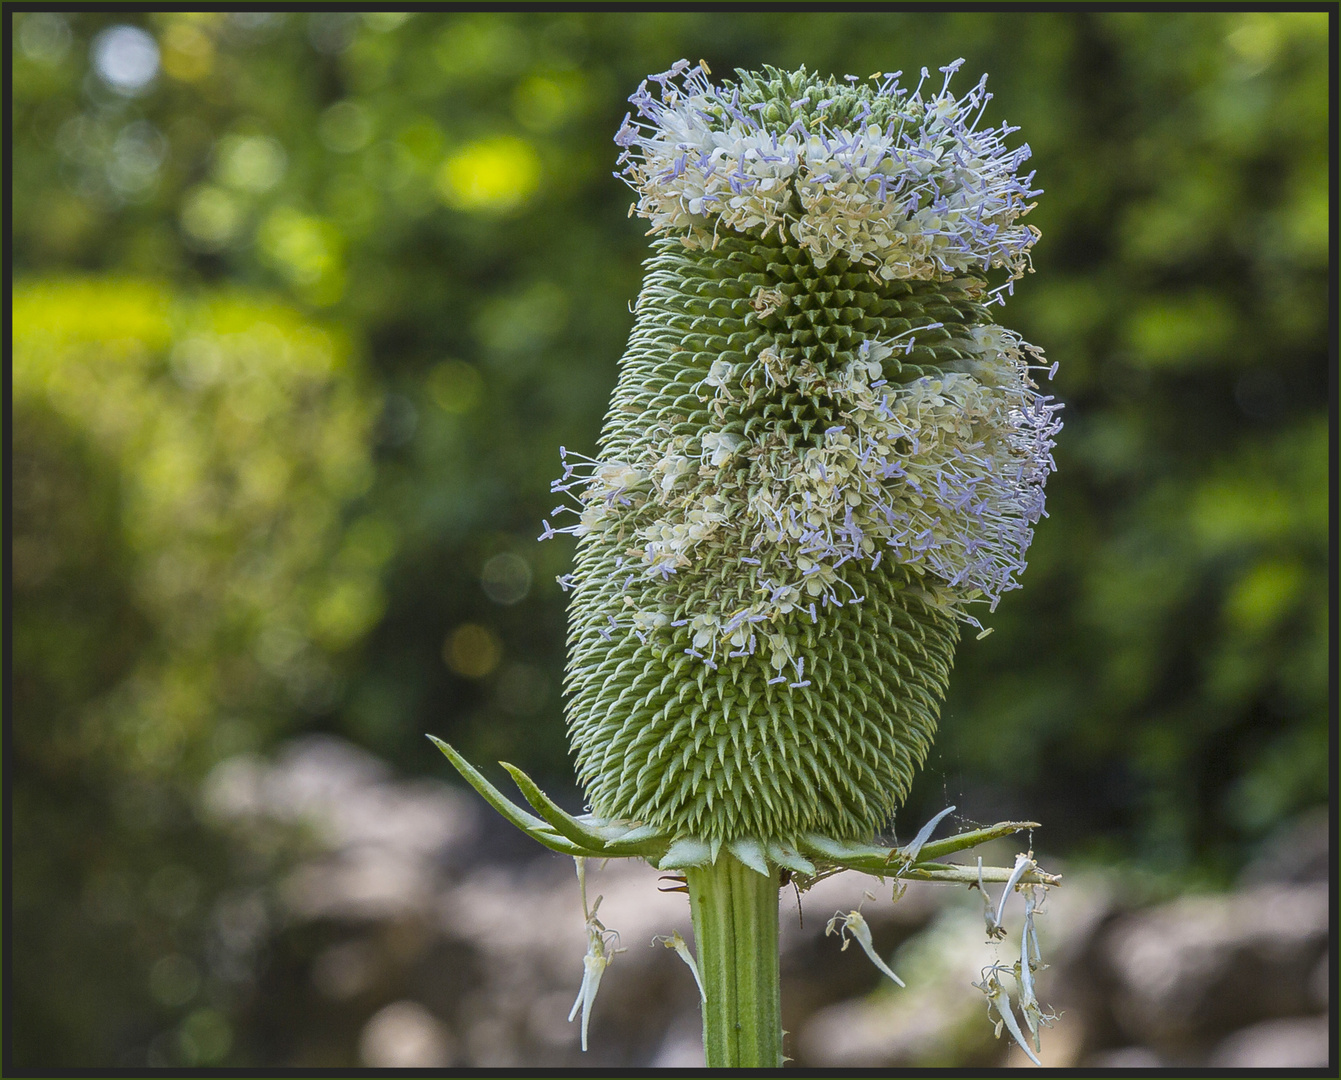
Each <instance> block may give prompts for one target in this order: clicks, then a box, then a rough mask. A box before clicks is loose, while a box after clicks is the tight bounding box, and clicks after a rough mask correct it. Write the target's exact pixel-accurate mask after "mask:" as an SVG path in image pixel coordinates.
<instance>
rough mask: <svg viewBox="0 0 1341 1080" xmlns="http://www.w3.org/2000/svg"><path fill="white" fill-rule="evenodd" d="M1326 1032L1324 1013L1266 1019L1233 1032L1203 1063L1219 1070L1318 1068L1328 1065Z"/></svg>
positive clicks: (1327, 1030)
mask: <svg viewBox="0 0 1341 1080" xmlns="http://www.w3.org/2000/svg"><path fill="white" fill-rule="evenodd" d="M1328 1035H1329V1028H1328V1023H1327V1017H1325V1016H1309V1017H1295V1018H1291V1019H1288V1020H1266V1021H1264V1022H1262V1023H1260V1024H1253V1025H1252V1026H1251V1027H1246V1028H1243V1029H1242V1030H1241V1031H1236V1032H1234V1034H1233V1035H1231V1036H1230V1037H1229V1038H1227V1039H1225V1040H1224V1042H1222V1043H1221V1044H1220V1045H1219V1046H1217V1047H1216V1048H1215V1050H1214V1052H1213V1053H1212V1054H1211V1056H1210V1060H1209V1061H1208V1062H1207V1064H1209V1065H1211V1066H1213V1067H1215V1068H1222V1069H1322V1068H1326V1067H1327V1064H1328V1061H1327V1052H1328V1047H1329V1041H1328Z"/></svg>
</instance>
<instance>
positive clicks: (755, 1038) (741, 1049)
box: [685, 854, 782, 1069]
mask: <svg viewBox="0 0 1341 1080" xmlns="http://www.w3.org/2000/svg"><path fill="white" fill-rule="evenodd" d="M685 878H686V881H687V884H688V888H689V905H690V911H691V912H692V915H693V920H694V941H695V944H696V946H697V947H698V956H699V975H700V977H701V978H702V981H703V1001H702V1006H703V1050H704V1054H705V1057H706V1059H707V1064H708V1068H710V1069H720V1068H779V1067H781V1065H782V996H781V993H780V990H779V980H778V887H777V883H776V881H774V880H772V879H770V878H766V877H764V876H763V875H762V874H759V873H758V872H757V871H754V870H751V869H750V868H749V867H748V866H746V865H745V864H744V863H742V862H740V861H739V860H737V859H735V858H733V857H732V856H731V855H729V854H724V855H722V856H721V857H720V858H719V859H718V860H717V862H716V863H714V864H712V865H711V866H705V867H701V868H696V869H691V870H688V871H686V872H685Z"/></svg>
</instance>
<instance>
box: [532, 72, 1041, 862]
mask: <svg viewBox="0 0 1341 1080" xmlns="http://www.w3.org/2000/svg"><path fill="white" fill-rule="evenodd" d="M960 63H961V62H960V61H956V62H955V63H954V64H951V65H949V66H947V67H945V68H942V69H941V70H942V72H944V73H945V84H944V86H942V88H941V90H940V91H939V92H938V93H936V94H932V95H930V96H928V97H923V95H922V92H921V87H922V85H923V84H922V83H919V84H918V89H917V90H915V91H913V92H912V93H911V94H910V93H909V92H908V91H907V90H904V89H901V88H899V86H898V80H897V76H889V77H884V76H880V75H875V76H872V77H871V79H870V84H869V85H867V84H862V83H860V82H859V81H858V80H855V79H852V78H850V77H849V78H847V79H845V80H844V81H843V82H842V83H840V82H838V81H836V80H833V79H820V78H817V77H816V76H814V75H812V74H809V73H807V72H805V71H804V70H802V71H799V72H795V73H782V72H778V71H776V70H774V69H771V68H769V69H765V71H764V72H763V73H761V74H759V73H749V72H740V73H738V82H736V83H731V82H728V83H726V84H724V85H723V86H721V87H718V86H714V85H713V84H712V83H711V82H710V80H709V78H708V75H709V72H708V71H707V68H706V66H705V65H703V64H700V65H698V67H696V68H693V67H690V65H689V64H688V63H687V62H686V61H681V62H678V63H677V64H675V65H674V66H673V67H672V68H671V70H670V71H668V72H664V73H662V74H660V75H656V76H652V81H654V82H656V83H657V84H658V85H659V87H660V94H659V96H657V95H655V94H654V93H653V92H652V91H650V90H649V89H648V87H647V84H646V83H645V84H644V85H643V86H642V87H640V88H639V90H638V92H637V93H636V94H635V95H633V97H631V98H630V101H631V102H633V103H634V105H635V106H636V107H637V110H638V116H639V119H638V120H632V119H631V118H628V117H626V119H625V122H624V125H623V126H622V127H621V129H620V132H619V134H618V136H617V137H616V142H617V143H618V144H619V145H620V146H622V147H624V148H625V153H624V154H623V156H622V157H621V159H620V160H621V162H624V163H625V170H624V176H625V179H626V180H627V181H628V182H629V184H630V186H631V187H633V188H634V190H635V191H636V192H637V193H638V196H639V199H638V203H637V205H636V207H635V209H636V211H637V213H638V214H639V215H640V216H642V217H645V218H648V219H649V220H650V221H651V222H652V229H651V232H652V233H655V234H659V238H658V239H657V240H655V241H654V242H653V255H652V257H651V258H650V259H649V260H648V262H647V264H646V270H647V273H646V278H645V280H644V284H643V288H642V291H641V294H640V296H639V300H638V306H637V311H636V314H637V318H636V322H635V325H634V328H633V332H632V335H631V337H630V340H629V345H628V349H627V351H626V353H625V355H624V358H623V361H622V365H621V368H620V373H619V380H618V384H617V386H616V388H615V392H614V395H613V399H612V401H611V405H610V411H609V414H608V416H607V419H606V422H605V425H604V428H603V431H602V435H601V439H600V449H599V452H598V454H597V456H596V457H595V458H591V459H585V460H584V462H583V463H582V464H581V465H578V464H575V463H574V462H572V461H569V460H568V455H567V452H566V451H565V452H564V457H565V473H564V476H563V478H562V479H561V480H560V481H557V482H556V484H555V489H556V490H561V491H564V492H568V493H569V494H572V495H574V496H575V497H576V499H577V500H578V502H579V504H580V505H579V508H578V511H577V512H578V513H579V516H580V521H579V523H578V524H576V525H573V526H571V527H569V528H567V529H564V530H554V529H553V527H552V526H550V525H549V524H548V523H546V535H552V534H553V532H554V531H567V532H571V533H573V534H575V535H577V536H578V537H579V546H578V551H577V560H576V566H575V569H574V571H573V573H572V574H571V575H568V576H567V577H566V578H565V579H561V580H563V581H564V582H565V584H567V585H568V586H570V587H571V588H572V589H573V590H574V597H573V602H572V604H571V607H570V626H569V663H568V670H567V676H566V692H567V694H568V703H567V717H568V723H569V730H570V735H571V739H572V744H573V748H574V751H575V754H576V757H577V765H578V774H579V778H580V780H581V781H582V783H583V784H584V786H585V788H586V791H587V794H588V797H589V800H590V804H591V809H592V811H593V813H594V815H595V816H596V817H597V818H598V819H613V820H620V821H626V822H636V823H639V824H640V825H643V826H647V827H650V828H654V829H657V830H659V831H660V832H661V834H662V835H663V836H666V837H668V838H671V839H680V840H686V841H689V840H692V841H698V842H705V843H706V844H707V845H708V846H707V847H706V848H703V847H702V846H701V844H700V846H698V847H695V849H694V850H696V851H706V852H708V855H707V856H706V857H708V858H710V859H715V858H716V853H717V851H718V849H719V847H720V845H721V844H722V843H723V842H731V841H736V840H740V841H760V842H763V843H765V845H768V844H772V845H774V846H773V848H771V849H770V858H771V859H773V860H774V861H779V860H778V858H777V852H778V851H779V850H780V849H779V848H778V845H783V846H784V847H786V846H788V845H791V844H794V843H796V842H797V841H799V840H800V841H803V842H802V843H801V845H800V846H802V847H804V846H805V842H804V838H805V837H806V836H807V835H809V836H811V837H813V836H816V835H818V836H820V837H829V838H832V839H833V840H836V841H847V842H862V841H866V840H869V839H871V838H872V836H873V834H874V833H876V832H877V831H878V830H879V829H880V828H881V827H882V826H883V825H885V824H886V823H887V822H888V820H889V818H890V816H891V815H892V814H893V812H894V811H895V810H896V809H897V807H898V805H899V803H900V802H901V801H902V800H903V799H904V798H905V797H906V795H907V793H908V789H909V786H910V784H911V782H912V779H913V775H914V773H915V771H916V769H917V768H918V767H919V766H920V765H921V763H922V762H923V760H924V759H925V757H926V754H927V750H928V747H929V746H930V744H931V740H932V738H933V735H934V733H935V729H936V721H937V714H938V711H939V708H940V704H941V702H942V700H943V699H944V695H945V691H946V686H947V681H948V677H949V672H950V667H951V664H952V661H953V655H954V649H955V645H956V643H957V641H958V636H959V630H958V626H959V623H960V622H962V621H967V622H969V623H972V624H977V620H976V619H974V618H973V617H972V616H970V615H969V614H968V613H967V610H966V605H968V604H972V603H975V602H978V601H987V602H990V603H991V604H993V605H995V603H996V601H997V600H998V599H999V598H1000V595H1001V594H1002V593H1003V592H1005V591H1006V590H1008V589H1011V588H1015V587H1016V585H1017V582H1016V581H1015V577H1014V575H1015V574H1016V573H1017V572H1019V571H1020V570H1022V569H1023V568H1024V565H1025V563H1024V555H1025V552H1026V551H1027V549H1028V545H1029V542H1030V539H1031V538H1032V531H1031V529H1030V526H1031V525H1032V523H1033V522H1035V521H1037V520H1038V517H1039V516H1040V515H1041V513H1042V509H1043V497H1042V489H1043V482H1044V479H1045V477H1046V475H1047V473H1048V472H1050V471H1051V468H1052V460H1051V455H1050V450H1051V448H1052V445H1053V443H1052V441H1051V436H1052V435H1053V434H1054V433H1055V432H1056V430H1057V429H1058V427H1060V424H1059V423H1058V422H1057V421H1056V419H1055V416H1054V413H1055V411H1056V408H1057V406H1056V405H1055V404H1053V403H1051V399H1050V398H1047V397H1045V396H1043V395H1040V394H1038V393H1037V389H1036V386H1035V384H1034V383H1033V381H1032V380H1031V378H1030V374H1029V373H1030V372H1031V371H1034V370H1039V369H1040V368H1039V364H1038V362H1039V360H1040V358H1041V357H1040V354H1039V353H1038V351H1037V350H1036V349H1034V348H1033V346H1030V345H1028V344H1026V343H1024V342H1023V341H1021V340H1020V338H1019V337H1018V336H1017V335H1015V334H1013V333H1012V332H1010V331H1008V330H1006V329H1005V328H1004V327H1000V326H997V325H995V324H994V323H993V322H992V320H991V318H990V317H989V314H988V310H987V308H988V305H990V304H993V303H997V302H1000V301H1001V299H1002V292H1003V290H1004V289H1005V288H1006V287H1007V285H1005V284H1003V285H1000V286H998V287H997V288H995V289H992V288H989V281H988V276H989V274H991V273H992V272H993V271H995V270H1001V269H1004V270H1006V271H1008V272H1009V275H1010V280H1012V281H1013V280H1014V279H1016V278H1018V277H1020V276H1021V275H1023V274H1024V273H1026V272H1027V271H1028V269H1029V249H1030V247H1031V245H1032V244H1033V242H1034V240H1035V239H1036V237H1037V231H1036V230H1034V229H1032V228H1031V227H1029V226H1024V225H1020V224H1018V219H1019V218H1020V217H1021V216H1023V215H1024V214H1025V213H1027V212H1028V209H1029V207H1030V205H1032V204H1027V199H1028V198H1029V197H1031V196H1032V195H1034V194H1037V192H1034V191H1031V190H1030V189H1029V186H1028V179H1029V178H1028V177H1024V178H1021V177H1019V176H1018V175H1017V172H1018V169H1019V167H1020V165H1021V164H1022V162H1023V161H1024V160H1026V159H1027V157H1028V153H1029V151H1028V147H1027V146H1022V147H1018V148H1015V149H1010V148H1008V147H1007V146H1006V145H1005V142H1004V138H1005V136H1006V135H1007V134H1008V133H1009V132H1010V131H1011V130H1013V129H1010V128H1008V127H1006V126H1005V125H1003V126H1002V127H1001V129H999V130H987V131H983V130H980V129H978V127H977V123H978V118H979V117H980V116H981V112H982V106H983V105H985V103H986V101H987V99H988V96H989V95H987V94H986V92H985V90H984V89H983V83H981V82H980V83H979V84H978V86H977V87H976V88H975V89H974V90H972V91H970V92H969V93H968V94H966V95H964V96H963V97H962V98H956V97H955V96H954V95H952V94H950V93H949V91H948V86H949V82H950V78H951V76H952V75H953V74H954V72H955V71H956V70H957V69H958V67H959V64H960ZM927 78H928V74H927V72H926V71H925V70H924V71H923V73H922V79H923V82H925V80H926V79H927ZM882 79H883V80H884V81H883V82H881V81H880V80H882ZM677 80H678V81H677ZM1007 284H1008V283H1007ZM581 470H589V471H588V472H587V473H586V474H585V475H584V474H583V472H582V471H581ZM747 848H748V844H747ZM733 850H734V849H733ZM741 850H746V849H745V848H742V849H741ZM749 850H754V849H753V848H749Z"/></svg>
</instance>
